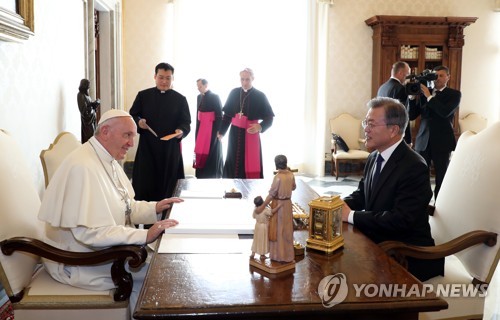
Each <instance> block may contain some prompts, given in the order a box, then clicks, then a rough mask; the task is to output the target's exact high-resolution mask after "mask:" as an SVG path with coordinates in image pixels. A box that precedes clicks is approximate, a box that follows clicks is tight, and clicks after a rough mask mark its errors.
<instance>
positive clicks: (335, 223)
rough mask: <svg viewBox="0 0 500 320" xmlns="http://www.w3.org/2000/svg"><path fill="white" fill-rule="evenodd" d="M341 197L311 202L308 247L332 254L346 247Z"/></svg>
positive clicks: (323, 198) (318, 199)
mask: <svg viewBox="0 0 500 320" xmlns="http://www.w3.org/2000/svg"><path fill="white" fill-rule="evenodd" d="M343 204H344V202H343V201H342V200H341V199H340V196H338V195H337V196H331V197H325V196H323V197H320V198H317V199H314V200H312V201H311V202H309V238H308V239H307V244H306V247H307V248H310V249H315V250H319V251H324V252H326V253H332V252H334V251H335V250H337V249H339V248H341V247H343V246H344V237H343V236H342V206H343Z"/></svg>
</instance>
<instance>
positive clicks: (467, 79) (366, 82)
mask: <svg viewBox="0 0 500 320" xmlns="http://www.w3.org/2000/svg"><path fill="white" fill-rule="evenodd" d="M492 5H493V1H492V0H479V1H471V0H441V1H435V0H418V1H408V0H335V4H334V5H333V6H332V8H331V10H330V34H331V36H330V43H329V46H328V47H329V50H328V55H329V58H328V59H329V65H330V67H329V76H328V79H329V83H328V85H327V87H328V88H329V92H328V95H327V105H328V107H327V108H328V112H327V115H326V117H325V119H326V121H328V119H329V118H333V117H335V116H337V115H338V114H340V113H342V112H349V113H352V114H354V115H355V116H356V117H359V118H364V116H365V114H366V107H365V106H366V102H367V101H368V100H369V99H370V98H371V68H372V35H373V32H372V29H371V28H370V27H368V26H367V25H366V24H365V22H364V21H365V20H366V19H367V18H369V17H372V16H374V15H414V16H463V17H479V19H478V20H477V21H476V23H474V24H472V25H471V26H469V27H467V28H466V29H465V32H464V33H465V47H464V50H463V62H462V88H461V90H462V93H463V97H462V103H461V113H462V114H467V113H469V112H477V113H480V114H483V115H484V116H486V117H488V118H490V119H492V120H498V119H499V118H500V114H499V111H498V109H499V108H498V105H499V100H500V94H499V92H500V90H498V88H500V81H499V80H498V79H497V78H498V77H496V76H494V75H493V74H492V73H491V71H490V72H488V71H487V70H488V69H489V68H492V67H493V68H496V70H497V72H495V74H498V71H500V69H499V68H500V56H499V55H498V51H499V47H500V39H499V38H498V37H496V38H495V36H494V34H493V33H494V31H493V30H499V23H500V14H499V13H495V12H493V11H492V10H491V8H492ZM478 57H480V58H479V59H478ZM451 76H453V75H451ZM479 83H480V85H479ZM485 87H486V88H487V89H486V90H484V89H485ZM480 88H481V90H482V92H488V94H479V91H478V90H479V89H480ZM325 135H326V136H328V132H326V133H325ZM329 147H330V143H329V141H326V142H325V150H328V149H329Z"/></svg>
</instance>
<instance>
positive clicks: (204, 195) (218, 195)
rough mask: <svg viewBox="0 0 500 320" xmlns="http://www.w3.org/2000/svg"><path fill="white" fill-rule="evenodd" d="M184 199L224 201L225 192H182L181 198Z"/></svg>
mask: <svg viewBox="0 0 500 320" xmlns="http://www.w3.org/2000/svg"><path fill="white" fill-rule="evenodd" d="M179 197H180V198H182V199H191V198H195V199H222V198H224V191H222V190H212V191H210V190H208V191H207V190H182V191H181V195H180V196H179Z"/></svg>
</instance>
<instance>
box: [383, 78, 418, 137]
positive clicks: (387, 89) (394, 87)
mask: <svg viewBox="0 0 500 320" xmlns="http://www.w3.org/2000/svg"><path fill="white" fill-rule="evenodd" d="M377 96H379V97H389V98H394V99H397V100H399V102H401V103H402V104H403V105H404V106H405V107H406V108H407V109H408V95H407V94H406V88H405V86H404V85H402V84H401V83H400V82H399V81H398V80H396V79H394V78H390V79H389V80H387V81H386V82H384V83H383V84H382V85H381V86H380V88H378V92H377ZM410 120H415V119H414V118H413V119H410ZM404 139H405V141H406V143H408V144H410V143H411V130H410V124H409V123H408V125H407V126H406V130H405V138H404Z"/></svg>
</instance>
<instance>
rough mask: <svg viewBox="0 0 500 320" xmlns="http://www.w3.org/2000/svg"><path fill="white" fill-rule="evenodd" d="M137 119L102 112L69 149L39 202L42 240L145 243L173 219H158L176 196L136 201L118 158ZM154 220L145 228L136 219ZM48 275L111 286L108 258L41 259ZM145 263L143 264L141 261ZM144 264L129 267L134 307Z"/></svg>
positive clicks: (68, 245) (91, 246)
mask: <svg viewBox="0 0 500 320" xmlns="http://www.w3.org/2000/svg"><path fill="white" fill-rule="evenodd" d="M136 134H137V128H136V124H135V122H134V121H133V119H132V117H130V115H129V114H128V113H127V112H125V111H122V110H116V109H112V110H110V111H107V112H106V113H104V114H103V115H102V117H101V119H100V121H99V124H98V126H97V130H96V132H95V135H94V136H93V137H92V138H90V139H89V141H87V142H86V143H84V144H83V145H82V146H81V147H79V148H78V149H76V150H75V151H73V152H72V153H70V154H69V155H68V156H67V157H66V159H65V160H64V161H63V163H62V164H61V165H60V167H59V168H58V170H57V171H56V173H55V174H54V176H53V178H52V179H51V181H50V183H49V186H48V188H47V190H46V191H45V194H44V197H43V200H42V204H41V207H40V212H39V215H38V216H39V218H40V219H41V220H43V221H45V222H47V230H48V231H47V238H48V239H46V241H47V242H48V243H50V244H52V245H54V246H55V247H58V248H61V249H64V250H71V251H77V252H89V251H93V250H95V249H102V248H105V247H109V246H114V245H130V244H132V245H144V244H146V243H150V242H152V241H154V240H156V238H158V236H159V235H161V234H162V232H163V230H164V229H166V228H170V227H172V226H175V225H177V223H178V222H177V221H175V220H173V219H166V220H161V221H158V217H159V213H160V214H161V212H162V211H163V210H165V209H167V208H169V207H170V206H171V203H175V202H181V201H182V199H179V198H168V199H163V200H161V201H159V202H147V201H135V200H134V190H133V188H132V185H131V183H130V181H129V179H128V178H127V176H126V175H125V172H124V171H123V169H122V167H121V166H120V165H119V164H118V162H117V160H122V159H124V158H125V155H126V153H127V151H128V149H129V148H131V147H133V145H134V137H135V135H136ZM138 224H153V226H152V227H151V228H150V229H148V230H144V229H136V228H135V227H134V225H138ZM44 265H45V267H46V269H47V271H48V272H49V273H50V275H51V276H52V277H53V278H54V279H56V280H58V281H60V282H63V283H67V284H70V285H73V286H76V287H81V288H86V289H91V290H107V289H112V288H114V287H115V285H114V284H113V280H112V279H111V275H110V267H111V263H110V264H106V265H100V266H69V265H63V264H60V263H55V262H52V261H48V260H46V261H44ZM145 265H146V264H145ZM146 270H147V267H144V265H143V267H142V268H140V270H130V271H132V276H133V278H134V285H133V289H132V295H131V297H130V308H131V310H133V308H134V307H135V303H136V301H137V296H138V293H139V291H140V289H141V285H142V281H143V280H144V275H145V273H146Z"/></svg>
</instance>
